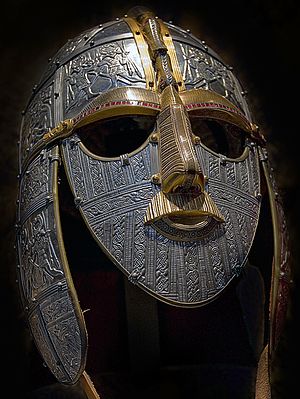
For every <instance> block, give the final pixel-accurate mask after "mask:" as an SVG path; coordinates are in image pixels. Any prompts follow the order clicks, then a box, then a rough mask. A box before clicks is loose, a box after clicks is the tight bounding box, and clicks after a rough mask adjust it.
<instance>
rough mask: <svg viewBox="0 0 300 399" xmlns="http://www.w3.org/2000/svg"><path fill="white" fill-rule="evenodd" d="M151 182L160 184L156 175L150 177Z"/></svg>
mask: <svg viewBox="0 0 300 399" xmlns="http://www.w3.org/2000/svg"><path fill="white" fill-rule="evenodd" d="M151 181H152V183H153V184H160V175H159V174H158V173H157V174H155V175H152V176H151Z"/></svg>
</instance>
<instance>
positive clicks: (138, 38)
mask: <svg viewBox="0 0 300 399" xmlns="http://www.w3.org/2000/svg"><path fill="white" fill-rule="evenodd" d="M123 20H124V21H125V22H126V23H127V24H128V26H129V28H130V30H131V32H132V33H133V36H134V40H135V42H136V45H137V48H138V51H139V54H140V56H141V61H142V65H143V69H144V72H145V79H146V87H147V89H150V90H153V91H156V90H157V87H156V78H155V71H154V69H153V65H152V60H151V58H150V54H149V49H148V44H147V42H146V40H145V38H144V36H143V34H142V32H141V28H140V26H139V24H138V23H137V22H136V21H135V20H134V19H133V18H130V17H124V18H123Z"/></svg>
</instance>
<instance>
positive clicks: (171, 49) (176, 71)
mask: <svg viewBox="0 0 300 399" xmlns="http://www.w3.org/2000/svg"><path fill="white" fill-rule="evenodd" d="M158 23H159V25H160V30H161V34H162V38H163V41H164V44H165V45H166V47H167V49H168V54H169V57H170V60H171V65H172V71H173V76H174V78H175V80H176V83H177V85H178V91H179V92H181V91H183V90H185V84H184V80H183V76H182V73H181V70H180V66H179V62H178V58H177V54H176V50H175V46H174V43H173V39H172V36H171V34H170V31H169V28H168V26H167V25H166V24H165V23H164V22H163V21H162V20H161V19H159V20H158Z"/></svg>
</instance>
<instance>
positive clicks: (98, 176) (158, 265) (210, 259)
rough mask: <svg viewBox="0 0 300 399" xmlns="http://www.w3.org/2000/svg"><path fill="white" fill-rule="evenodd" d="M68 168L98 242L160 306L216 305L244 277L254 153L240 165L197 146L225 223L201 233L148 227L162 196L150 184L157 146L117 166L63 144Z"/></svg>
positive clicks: (253, 216)
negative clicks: (152, 210)
mask: <svg viewBox="0 0 300 399" xmlns="http://www.w3.org/2000/svg"><path fill="white" fill-rule="evenodd" d="M62 148H63V153H64V160H65V165H66V169H67V173H68V175H69V179H70V182H71V187H72V190H73V192H74V197H76V198H78V199H80V201H79V209H80V210H81V212H82V215H83V217H84V219H85V221H86V223H87V224H88V226H89V228H90V230H91V231H92V233H93V235H94V238H95V239H96V241H97V242H98V243H99V244H100V246H101V247H102V248H103V249H104V251H105V252H106V253H108V254H109V255H110V256H111V257H112V260H113V261H114V262H115V263H116V265H117V266H118V267H119V268H120V269H121V270H122V271H123V272H124V273H125V274H126V275H127V276H128V278H129V280H130V281H132V282H134V283H136V284H138V285H139V286H140V287H141V288H143V289H145V290H146V291H148V292H150V293H151V294H153V295H155V296H157V297H158V298H160V299H161V300H163V301H167V302H171V303H173V304H177V305H186V306H189V305H191V306H193V305H194V306H195V305H200V304H203V303H205V302H207V301H209V300H211V299H213V298H214V297H215V296H216V295H217V294H219V293H220V292H221V291H222V290H223V289H224V287H225V286H226V285H227V284H228V283H229V282H230V281H231V280H232V279H233V278H234V277H235V276H237V275H239V273H240V271H241V269H242V267H243V265H244V263H245V261H246V258H247V254H248V252H249V249H250V247H251V243H252V240H253V238H254V234H255V230H256V226H257V223H258V218H259V210H260V200H259V199H257V197H256V193H257V192H259V190H260V180H259V165H258V160H257V154H256V149H255V148H252V149H251V150H250V151H249V154H248V156H246V157H245V159H244V160H241V161H239V162H231V161H228V160H227V162H226V163H225V164H224V163H222V162H221V157H220V156H218V155H216V154H213V153H212V152H209V151H208V150H207V149H205V148H204V147H202V146H201V145H199V146H197V157H198V159H199V161H201V165H202V167H203V168H204V173H205V175H206V176H207V177H208V181H209V186H208V193H209V195H211V197H212V199H213V200H214V202H215V204H216V205H217V207H218V208H219V210H220V211H221V213H222V214H223V216H224V217H225V223H214V224H212V225H210V227H209V228H208V229H206V230H205V231H203V230H202V229H199V230H192V231H189V230H187V231H185V230H180V229H177V228H174V227H170V226H169V225H168V224H167V223H165V222H164V221H163V220H159V221H157V222H156V223H155V225H154V226H151V225H150V226H147V225H145V224H144V217H145V212H146V209H147V207H148V205H149V203H150V201H151V199H152V198H153V197H154V196H155V195H156V194H157V192H158V191H159V190H160V187H159V186H157V185H155V184H153V183H152V181H151V176H152V175H153V174H155V172H156V170H153V165H156V164H157V162H155V161H154V162H152V161H153V159H154V157H155V156H158V155H157V152H156V151H157V150H156V149H157V145H156V144H147V145H146V147H145V148H144V149H142V150H141V151H139V152H138V153H137V154H134V155H133V156H129V163H128V164H127V165H124V164H123V163H122V161H121V159H120V160H117V161H108V160H100V159H95V158H94V157H92V156H90V155H88V154H87V153H85V151H84V148H83V146H82V145H81V144H79V140H78V139H76V138H74V137H72V138H70V139H66V140H65V141H64V142H63V146H62Z"/></svg>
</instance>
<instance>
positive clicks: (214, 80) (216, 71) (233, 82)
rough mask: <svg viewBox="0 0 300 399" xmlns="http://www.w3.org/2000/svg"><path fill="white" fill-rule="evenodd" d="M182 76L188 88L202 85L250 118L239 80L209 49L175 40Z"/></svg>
mask: <svg viewBox="0 0 300 399" xmlns="http://www.w3.org/2000/svg"><path fill="white" fill-rule="evenodd" d="M175 48H176V53H177V57H178V61H179V65H180V67H181V73H182V77H183V79H184V82H185V86H186V88H187V89H191V88H195V87H197V88H198V87H201V88H204V89H209V90H212V91H215V92H217V93H218V94H221V95H222V96H224V97H226V98H227V99H228V100H229V101H231V102H232V103H233V104H235V105H236V106H237V107H239V108H240V109H241V110H242V111H243V112H244V113H245V115H246V116H247V117H248V118H249V119H250V113H249V109H248V106H247V104H246V102H245V101H244V99H243V96H242V94H241V93H242V90H241V87H240V84H239V82H238V81H237V79H236V77H235V76H234V75H233V73H232V72H231V71H230V70H229V68H228V67H226V66H225V65H224V64H223V63H222V62H221V61H219V60H218V59H217V58H214V57H212V56H211V55H210V54H209V53H208V52H207V51H203V50H201V49H199V48H196V47H192V46H190V45H188V44H185V43H180V42H175Z"/></svg>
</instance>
